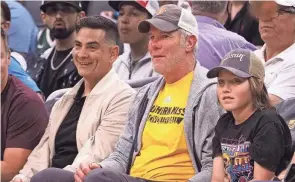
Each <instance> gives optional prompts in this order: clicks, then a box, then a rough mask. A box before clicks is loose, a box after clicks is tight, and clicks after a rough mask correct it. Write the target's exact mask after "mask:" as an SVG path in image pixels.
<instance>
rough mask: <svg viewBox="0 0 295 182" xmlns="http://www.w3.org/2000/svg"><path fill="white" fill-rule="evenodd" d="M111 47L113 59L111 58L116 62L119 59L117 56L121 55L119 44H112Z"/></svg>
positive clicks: (111, 61)
mask: <svg viewBox="0 0 295 182" xmlns="http://www.w3.org/2000/svg"><path fill="white" fill-rule="evenodd" d="M110 49H111V59H110V63H112V64H113V63H114V62H115V61H116V60H117V58H118V56H119V49H120V48H119V46H117V45H114V46H111V47H110Z"/></svg>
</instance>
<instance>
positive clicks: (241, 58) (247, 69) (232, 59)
mask: <svg viewBox="0 0 295 182" xmlns="http://www.w3.org/2000/svg"><path fill="white" fill-rule="evenodd" d="M224 69H225V70H227V71H230V72H231V73H233V74H234V75H236V76H238V77H241V78H250V77H256V78H259V79H260V80H261V81H264V76H265V72H264V66H263V63H262V61H261V60H260V59H259V58H258V57H257V56H256V55H255V54H254V53H253V52H252V51H250V50H246V49H235V50H233V51H231V52H229V53H228V54H227V55H226V56H225V57H224V58H223V59H222V61H221V63H220V66H217V67H215V68H212V69H211V70H210V71H209V72H208V73H207V77H208V78H215V77H218V74H219V72H220V71H221V70H224Z"/></svg>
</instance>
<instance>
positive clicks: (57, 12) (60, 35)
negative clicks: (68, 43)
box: [43, 3, 78, 39]
mask: <svg viewBox="0 0 295 182" xmlns="http://www.w3.org/2000/svg"><path fill="white" fill-rule="evenodd" d="M43 16H44V18H43V20H44V22H45V24H46V25H47V27H48V28H49V30H50V33H51V34H52V36H53V37H54V38H56V39H65V38H67V37H69V36H70V35H71V34H72V33H73V32H74V31H75V29H76V23H77V19H78V13H77V11H76V9H75V8H74V7H72V6H69V5H66V4H64V3H56V4H53V5H50V6H48V7H47V8H46V11H45V12H44V15H43Z"/></svg>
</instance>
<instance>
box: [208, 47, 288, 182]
mask: <svg viewBox="0 0 295 182" xmlns="http://www.w3.org/2000/svg"><path fill="white" fill-rule="evenodd" d="M264 75H265V73H264V66H263V64H262V62H261V60H259V58H257V57H256V56H255V55H254V54H253V53H252V52H251V51H249V50H244V49H236V50H233V51H231V52H229V53H228V54H227V55H226V56H225V57H224V58H223V60H222V62H221V65H220V66H218V67H215V68H213V69H211V70H210V71H209V72H208V74H207V77H208V78H215V77H217V78H218V86H217V95H218V100H219V103H220V105H221V106H222V107H223V108H224V109H225V110H226V111H227V113H225V114H224V115H223V116H221V117H220V119H219V121H218V123H217V125H216V127H215V137H214V139H213V159H214V161H213V176H212V181H214V182H218V181H222V182H224V181H231V182H239V181H250V180H271V179H274V177H275V176H276V175H278V174H279V173H280V172H281V171H282V170H284V169H285V168H286V167H287V165H288V163H289V162H290V160H291V157H292V154H293V153H292V151H291V134H290V131H289V129H288V126H287V125H286V123H285V121H284V120H283V119H282V117H281V116H280V115H279V114H278V113H277V112H276V111H275V109H274V108H273V107H272V106H271V104H270V100H269V98H268V94H267V90H266V87H265V85H264V83H263V80H264ZM225 154H226V156H229V158H230V159H231V160H232V161H233V162H231V163H229V165H228V166H225V165H224V159H223V156H225ZM229 169H230V170H229Z"/></svg>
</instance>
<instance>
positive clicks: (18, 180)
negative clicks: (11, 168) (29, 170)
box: [11, 178, 23, 182]
mask: <svg viewBox="0 0 295 182" xmlns="http://www.w3.org/2000/svg"><path fill="white" fill-rule="evenodd" d="M11 182H23V180H22V179H21V178H15V179H14V180H13V181H11Z"/></svg>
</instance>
